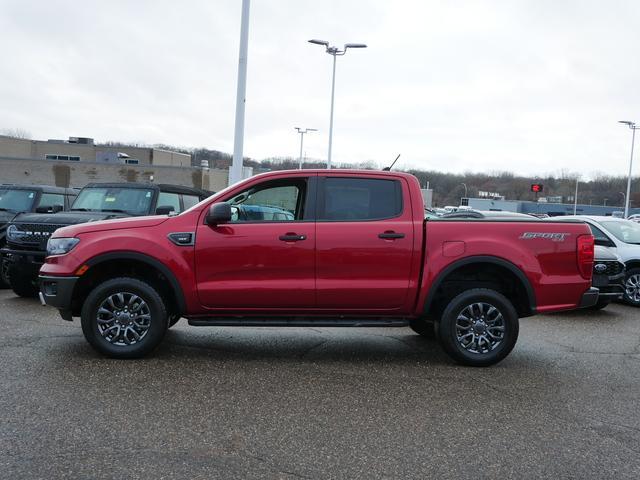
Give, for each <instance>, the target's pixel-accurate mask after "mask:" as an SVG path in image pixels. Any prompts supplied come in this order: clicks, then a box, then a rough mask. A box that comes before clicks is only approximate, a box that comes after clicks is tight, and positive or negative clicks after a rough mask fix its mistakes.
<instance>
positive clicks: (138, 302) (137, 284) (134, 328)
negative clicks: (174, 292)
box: [81, 277, 168, 358]
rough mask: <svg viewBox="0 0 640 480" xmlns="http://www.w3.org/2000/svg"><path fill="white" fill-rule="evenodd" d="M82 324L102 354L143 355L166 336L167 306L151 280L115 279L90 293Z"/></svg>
mask: <svg viewBox="0 0 640 480" xmlns="http://www.w3.org/2000/svg"><path fill="white" fill-rule="evenodd" d="M136 320H137V321H136ZM81 325H82V333H83V334H84V337H85V338H86V339H87V341H88V342H89V343H90V344H91V346H92V347H93V348H95V349H96V350H97V351H98V352H100V353H102V354H103V355H106V356H107V357H111V358H141V357H144V356H145V355H147V354H148V353H150V352H151V351H152V350H153V349H155V348H156V347H157V346H158V345H160V342H161V341H162V339H163V338H164V335H165V333H166V332H167V328H168V314H167V307H166V305H165V304H164V302H163V301H162V297H160V295H159V294H158V292H157V291H156V290H155V289H154V288H153V287H152V286H151V285H149V284H148V283H146V282H143V281H141V280H138V279H136V278H130V277H120V278H113V279H111V280H107V281H105V282H103V283H101V284H100V285H98V286H97V287H95V288H94V289H93V290H92V291H91V293H89V295H88V296H87V299H86V300H85V302H84V304H83V305H82V312H81ZM136 337H138V338H136Z"/></svg>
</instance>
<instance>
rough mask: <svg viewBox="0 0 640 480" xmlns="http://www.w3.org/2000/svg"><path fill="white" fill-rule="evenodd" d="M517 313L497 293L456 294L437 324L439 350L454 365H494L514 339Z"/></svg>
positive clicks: (508, 351) (517, 328) (509, 350)
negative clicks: (454, 362) (440, 346)
mask: <svg viewBox="0 0 640 480" xmlns="http://www.w3.org/2000/svg"><path fill="white" fill-rule="evenodd" d="M518 331H519V323H518V314H517V313H516V310H515V308H514V307H513V305H512V304H511V302H510V301H509V300H508V299H507V298H506V297H505V296H504V295H502V294H501V293H499V292H496V291H495V290H490V289H486V288H474V289H472V290H467V291H466V292H462V293H460V294H459V295H457V296H456V297H455V298H453V300H451V302H450V303H449V305H448V306H447V307H446V308H445V310H444V312H443V314H442V318H441V319H440V322H439V324H438V325H437V335H438V340H439V341H440V344H441V345H442V348H443V349H444V350H445V352H447V354H449V356H450V357H451V358H453V359H454V360H455V361H456V362H458V363H461V364H463V365H468V366H472V367H486V366H489V365H494V364H496V363H498V362H499V361H501V360H502V359H504V358H505V357H506V356H507V355H509V353H510V352H511V350H513V347H514V346H515V344H516V341H517V340H518Z"/></svg>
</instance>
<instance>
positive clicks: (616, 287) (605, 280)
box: [591, 272, 625, 299]
mask: <svg viewBox="0 0 640 480" xmlns="http://www.w3.org/2000/svg"><path fill="white" fill-rule="evenodd" d="M624 277H625V273H624V272H622V273H620V274H618V275H611V276H607V275H594V276H593V281H592V282H591V285H592V286H594V287H597V288H598V290H600V297H608V298H611V299H619V298H622V296H623V295H624Z"/></svg>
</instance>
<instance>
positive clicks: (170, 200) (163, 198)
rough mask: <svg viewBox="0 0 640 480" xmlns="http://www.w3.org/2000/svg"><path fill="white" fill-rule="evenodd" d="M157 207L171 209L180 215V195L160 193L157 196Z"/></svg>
mask: <svg viewBox="0 0 640 480" xmlns="http://www.w3.org/2000/svg"><path fill="white" fill-rule="evenodd" d="M157 206H158V207H173V211H174V212H175V213H180V212H181V211H182V209H181V208H180V195H178V194H177V193H169V192H160V195H158V205H157Z"/></svg>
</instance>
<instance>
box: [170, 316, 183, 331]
mask: <svg viewBox="0 0 640 480" xmlns="http://www.w3.org/2000/svg"><path fill="white" fill-rule="evenodd" d="M181 318H182V317H181V316H180V315H178V314H174V315H171V316H169V326H168V328H171V327H173V326H174V325H175V324H176V323H178V321H179V320H180V319H181Z"/></svg>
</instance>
